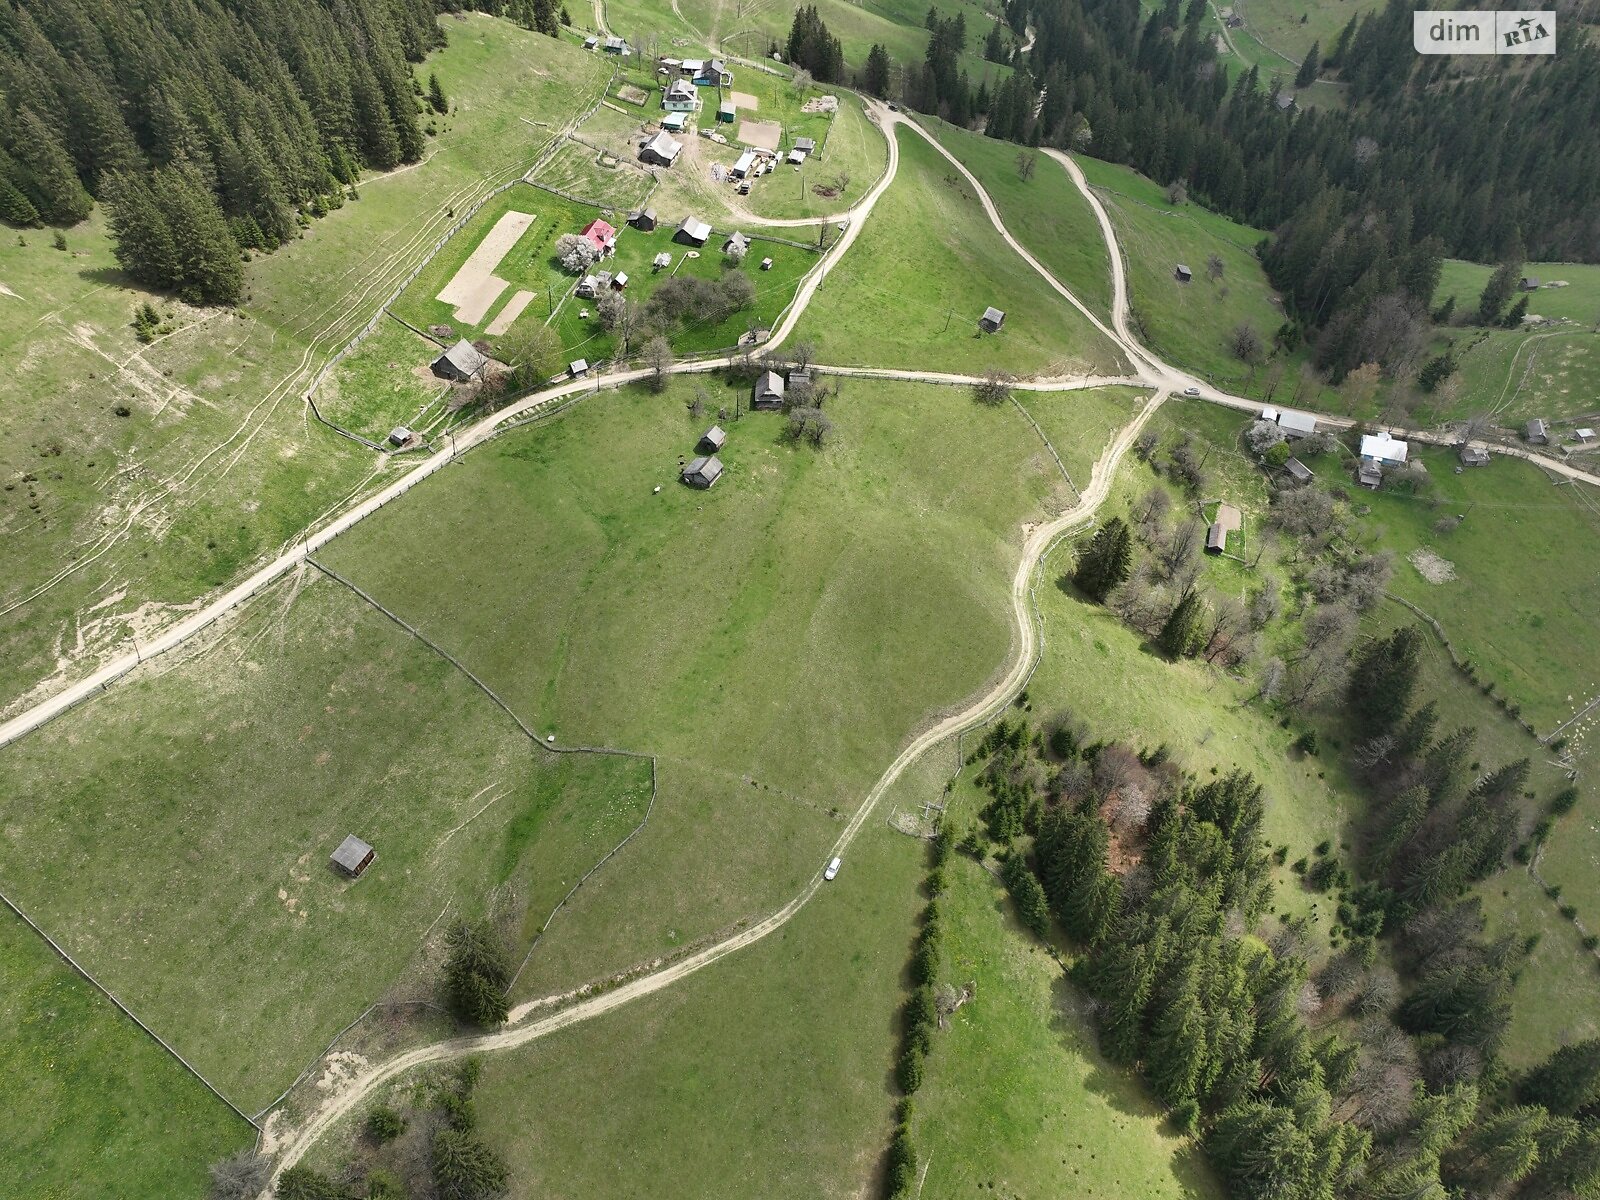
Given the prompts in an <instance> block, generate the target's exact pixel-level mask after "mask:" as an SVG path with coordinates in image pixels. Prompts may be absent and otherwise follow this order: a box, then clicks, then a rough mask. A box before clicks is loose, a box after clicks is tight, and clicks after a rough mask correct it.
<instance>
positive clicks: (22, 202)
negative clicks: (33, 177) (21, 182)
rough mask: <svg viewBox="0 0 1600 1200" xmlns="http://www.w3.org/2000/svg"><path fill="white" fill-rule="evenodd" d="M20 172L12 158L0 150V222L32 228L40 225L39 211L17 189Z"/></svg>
mask: <svg viewBox="0 0 1600 1200" xmlns="http://www.w3.org/2000/svg"><path fill="white" fill-rule="evenodd" d="M19 175H20V172H19V171H18V169H17V166H16V164H15V163H14V162H12V161H11V157H10V156H9V155H8V154H6V152H5V151H4V150H0V221H4V222H5V223H6V224H7V225H18V226H23V227H27V226H32V225H37V224H38V223H39V210H38V209H37V208H35V207H34V206H33V201H31V200H29V199H28V198H27V197H26V196H24V195H23V194H22V192H21V190H20V189H19V188H18V187H17V183H16V180H17V178H18V177H19Z"/></svg>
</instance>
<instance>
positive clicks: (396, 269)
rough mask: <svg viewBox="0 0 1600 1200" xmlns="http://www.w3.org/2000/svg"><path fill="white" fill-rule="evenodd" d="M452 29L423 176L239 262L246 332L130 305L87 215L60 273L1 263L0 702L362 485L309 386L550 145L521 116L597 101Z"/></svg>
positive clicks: (551, 55) (58, 674) (545, 42)
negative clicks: (436, 251)
mask: <svg viewBox="0 0 1600 1200" xmlns="http://www.w3.org/2000/svg"><path fill="white" fill-rule="evenodd" d="M445 27H446V29H447V31H448V32H449V34H450V38H451V40H450V45H449V46H448V47H447V48H445V49H444V50H442V51H439V52H438V53H437V54H435V55H433V56H431V57H430V58H429V59H428V61H427V62H426V63H424V64H422V66H421V67H420V68H419V70H420V71H421V72H422V73H423V76H424V78H425V77H426V74H427V73H428V72H436V73H437V74H438V76H439V79H440V81H441V83H442V85H443V86H444V88H445V90H446V92H447V93H448V94H449V96H450V97H451V100H452V106H453V113H452V115H451V117H449V118H448V119H446V120H444V121H443V127H442V130H441V132H440V133H439V135H438V137H437V138H435V139H433V140H431V141H430V143H429V146H428V150H427V154H426V157H425V159H424V161H423V162H421V163H418V164H416V165H414V166H410V167H405V168H402V169H400V170H397V171H394V172H392V173H390V174H388V175H386V176H381V177H373V178H368V179H364V180H362V181H361V183H360V186H359V192H360V199H359V200H356V201H351V202H347V203H346V204H345V205H344V207H343V208H341V209H340V210H338V211H337V212H335V213H333V214H331V215H330V216H328V217H326V218H324V219H321V220H318V221H315V222H313V223H312V224H311V226H310V227H309V228H308V229H307V230H306V233H305V236H304V237H303V238H301V239H300V240H298V241H295V242H293V243H291V244H290V245H288V246H286V247H284V248H283V249H282V250H280V251H279V252H278V253H276V254H273V255H270V256H267V257H265V258H260V259H257V260H256V261H255V262H253V263H251V264H250V266H249V267H247V268H246V299H245V301H244V303H243V305H242V306H241V308H240V310H239V311H238V312H232V311H226V310H206V311H199V310H192V309H188V308H185V307H184V306H181V305H177V304H175V303H171V302H167V301H164V300H163V299H162V298H160V297H150V296H148V295H147V294H146V293H145V292H143V291H141V290H139V289H136V288H134V287H132V286H131V285H129V283H128V281H127V280H126V279H125V278H124V277H123V276H122V275H121V274H120V273H119V272H118V271H117V270H116V269H115V265H114V262H113V259H112V256H111V252H110V247H109V243H108V240H107V237H106V234H105V229H104V224H103V216H102V215H100V214H98V213H97V214H96V216H95V217H93V218H92V219H91V220H90V221H89V222H87V223H85V224H84V225H82V226H80V227H78V228H76V229H73V230H69V231H67V235H66V239H67V246H68V250H67V253H65V254H63V253H61V252H59V251H56V250H53V249H51V248H50V244H49V239H48V238H47V237H44V236H42V235H31V236H30V235H24V237H23V240H24V241H25V242H26V243H27V244H26V245H25V246H18V247H16V248H15V249H8V250H7V253H6V260H5V262H4V263H3V264H0V284H4V285H5V288H6V290H8V291H11V292H14V293H15V295H14V296H7V295H4V294H0V306H4V307H3V308H0V311H4V312H6V313H8V314H10V319H9V320H7V321H6V322H5V324H4V331H3V332H0V347H3V348H4V349H5V351H6V352H7V356H8V358H9V359H10V361H12V362H13V363H15V364H17V365H18V367H19V369H18V370H15V371H13V372H11V373H9V374H8V375H7V378H6V381H5V382H4V383H3V384H0V482H3V485H4V489H5V490H3V491H0V531H3V532H4V534H5V536H6V544H7V565H8V568H9V569H8V571H7V572H6V578H5V580H4V582H3V583H0V664H3V665H0V705H5V704H8V703H10V702H12V701H15V700H16V699H17V698H18V697H20V696H22V695H23V694H24V693H25V692H26V691H27V690H28V689H29V688H30V687H32V686H33V685H34V684H36V683H37V682H38V681H39V680H42V679H44V678H45V677H47V676H51V677H52V684H59V683H60V682H62V681H64V680H66V679H68V678H70V677H71V676H73V675H75V674H77V673H80V672H81V671H82V670H83V669H84V666H85V664H86V662H87V661H88V659H90V658H92V657H94V656H98V655H101V654H107V653H110V652H112V651H114V650H122V649H125V648H126V646H127V644H128V638H129V636H130V634H137V633H141V632H143V631H144V630H145V629H147V628H148V627H149V626H150V625H151V624H153V623H155V622H158V621H161V620H163V619H165V618H166V617H168V616H169V615H170V613H171V611H172V606H178V605H183V604H186V603H188V602H190V601H191V600H193V598H194V597H195V596H197V595H199V594H200V593H202V592H204V591H206V590H208V589H211V588H214V587H217V586H218V585H220V584H222V583H223V582H225V581H228V580H231V579H233V578H235V577H236V576H237V575H238V573H239V572H240V571H241V569H242V568H243V567H244V566H245V565H246V564H248V563H250V562H252V561H255V560H256V559H258V558H259V557H260V556H262V555H263V554H265V553H267V552H269V551H271V550H273V549H275V548H276V547H277V546H278V545H280V544H281V543H282V542H284V541H286V540H288V539H289V538H290V537H292V536H293V535H294V534H295V532H297V531H298V530H300V529H301V528H303V527H304V526H305V525H306V524H307V523H308V522H310V521H312V520H314V519H315V518H316V517H317V516H318V515H319V514H321V513H323V512H324V511H326V510H327V509H329V508H330V507H332V506H333V505H335V504H337V503H338V502H340V501H341V500H342V499H343V498H344V497H345V496H346V495H348V494H349V492H350V491H351V489H352V488H355V487H356V486H358V485H359V484H360V483H361V481H362V479H363V478H364V477H365V476H366V475H367V473H368V471H369V470H370V467H371V457H370V455H368V454H367V453H366V452H365V451H362V450H359V449H358V448H357V447H356V446H354V445H353V444H351V443H349V442H345V441H343V440H342V439H339V438H337V437H334V436H332V435H330V434H329V433H328V432H327V431H326V430H322V429H320V428H318V427H316V426H315V425H309V424H308V423H307V422H306V420H305V414H304V405H303V403H302V400H301V393H302V392H303V391H304V389H305V387H306V386H307V385H308V384H309V382H310V379H311V376H312V374H313V372H314V370H315V368H316V367H317V366H318V365H319V364H320V362H321V360H322V358H323V356H325V355H327V354H329V353H330V352H331V351H332V350H333V349H335V348H336V347H338V346H339V345H341V344H342V343H343V342H344V341H345V340H346V339H347V338H348V337H349V336H350V335H351V334H352V333H354V332H355V331H356V330H357V329H358V328H360V327H361V326H362V325H363V324H364V323H365V322H366V321H367V320H368V319H369V318H370V317H371V316H372V315H373V314H374V313H375V312H376V311H377V309H378V306H379V304H380V303H381V301H382V300H383V299H384V297H385V296H386V294H387V293H388V292H389V291H390V290H391V289H392V288H393V287H395V286H396V285H397V284H398V283H399V282H400V281H401V279H403V278H404V276H405V274H406V273H407V272H408V271H409V270H410V269H411V267H412V266H413V265H414V264H415V263H416V262H417V261H418V260H419V259H420V258H421V256H422V255H423V254H424V253H426V252H427V251H428V250H429V249H430V248H431V247H432V246H433V244H434V242H435V241H436V239H437V238H438V237H439V236H440V235H441V234H442V233H444V232H445V230H446V229H448V227H449V225H450V224H451V223H452V221H453V219H454V217H453V215H452V214H459V213H461V212H463V211H465V209H466V207H467V205H468V204H470V203H471V201H472V200H473V199H474V198H475V197H477V196H480V195H482V194H483V193H484V192H486V191H487V190H488V188H489V186H490V184H491V182H498V181H501V180H504V179H508V178H513V177H515V176H516V175H517V174H519V173H520V172H522V171H523V170H526V169H527V167H528V166H529V165H530V164H531V163H532V161H533V159H534V158H535V156H536V155H537V154H538V153H539V151H540V149H541V148H542V147H543V146H545V145H546V144H547V143H548V142H549V141H550V139H551V136H552V130H551V128H550V127H548V126H546V127H540V126H537V125H534V124H531V123H529V122H528V121H525V120H524V119H523V114H524V113H526V112H530V111H536V110H537V111H542V112H543V113H544V114H545V117H546V120H547V121H548V120H553V121H560V120H563V119H565V114H567V113H576V112H577V111H579V110H580V109H582V108H583V107H584V106H586V105H587V104H589V103H590V102H592V99H593V98H594V97H595V96H597V95H598V92H599V90H600V87H601V85H602V83H603V81H604V74H603V71H604V67H603V65H602V64H600V63H598V62H597V60H595V59H594V58H593V57H591V56H586V55H584V54H583V53H582V52H581V51H580V50H577V49H576V48H574V47H570V46H567V45H565V44H563V43H560V42H556V41H553V40H552V39H550V38H543V37H539V36H537V35H535V34H532V33H527V32H525V31H522V30H519V29H517V28H515V27H514V26H512V25H510V24H509V23H507V22H501V21H496V20H492V19H489V18H477V17H474V18H472V19H469V20H454V19H451V20H447V21H446V22H445ZM147 299H149V300H153V301H154V302H155V303H156V305H157V307H158V308H160V309H161V310H162V311H163V312H164V313H165V314H167V316H168V325H169V326H170V329H171V332H170V333H168V334H166V335H165V336H163V337H162V338H160V339H159V340H157V341H156V342H154V343H153V344H151V345H149V346H144V347H141V346H140V345H139V344H138V343H137V342H136V341H135V339H134V336H133V331H132V329H131V328H130V322H131V320H132V317H133V312H134V308H135V306H136V305H137V304H139V303H141V302H143V301H145V300H147ZM123 412H125V413H126V415H125V416H124V415H121V414H122V413H123ZM95 606H99V607H95ZM91 610H92V611H91ZM82 614H88V615H82Z"/></svg>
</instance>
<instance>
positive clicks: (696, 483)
mask: <svg viewBox="0 0 1600 1200" xmlns="http://www.w3.org/2000/svg"><path fill="white" fill-rule="evenodd" d="M811 384H812V378H811V370H810V368H809V367H790V368H788V369H787V370H786V371H784V372H779V371H777V370H772V369H769V370H766V371H763V372H761V374H760V375H758V376H757V377H756V382H755V386H754V388H753V389H752V391H751V395H750V407H751V408H752V409H755V410H757V411H772V410H778V409H782V408H783V398H784V396H785V395H786V394H787V393H788V391H789V389H790V388H791V387H794V388H808V389H809V388H810V387H811ZM727 439H728V435H727V433H726V432H724V430H723V428H722V426H720V425H713V426H712V427H711V428H710V429H708V430H706V432H705V433H704V434H703V435H702V436H701V438H700V444H699V445H698V446H697V447H695V448H696V449H697V450H699V451H700V452H701V453H700V455H699V456H698V457H696V458H692V459H690V460H689V461H688V462H687V463H685V464H684V466H683V470H682V472H681V475H682V478H683V481H684V482H685V483H687V484H688V485H689V486H690V487H697V488H708V487H710V486H711V485H712V484H714V483H716V482H717V480H718V479H720V478H721V477H722V460H721V459H720V458H718V457H717V454H718V452H719V451H721V449H722V447H723V446H724V445H725V444H726V442H727Z"/></svg>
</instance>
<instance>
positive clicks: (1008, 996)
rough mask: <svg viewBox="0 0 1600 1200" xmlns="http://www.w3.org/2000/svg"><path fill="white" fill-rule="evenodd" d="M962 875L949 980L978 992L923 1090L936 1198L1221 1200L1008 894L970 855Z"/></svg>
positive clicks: (926, 1148)
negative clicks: (1107, 1046) (1097, 1030)
mask: <svg viewBox="0 0 1600 1200" xmlns="http://www.w3.org/2000/svg"><path fill="white" fill-rule="evenodd" d="M971 815H972V814H971V813H962V814H960V816H961V817H962V818H964V819H970V817H971ZM949 874H950V889H949V891H947V892H946V893H945V895H944V896H943V897H941V898H940V902H939V903H940V909H941V911H942V913H943V914H944V921H945V926H946V928H947V930H948V932H947V933H946V935H945V944H946V947H947V949H946V955H947V958H948V965H947V973H948V975H949V976H950V980H951V982H952V983H954V984H955V985H956V986H958V987H961V986H966V985H967V984H968V983H971V984H975V985H976V988H975V991H974V996H973V999H972V1000H970V1001H969V1002H968V1003H966V1004H964V1005H962V1006H961V1008H959V1009H957V1010H956V1012H955V1015H954V1016H953V1017H952V1018H951V1028H950V1029H949V1030H948V1031H946V1032H945V1033H943V1034H941V1035H940V1037H939V1039H938V1042H937V1043H936V1046H935V1049H934V1052H933V1053H932V1054H931V1055H930V1056H929V1058H928V1075H927V1079H926V1081H925V1082H924V1083H923V1085H922V1088H921V1090H920V1091H919V1092H918V1093H917V1116H916V1123H915V1131H916V1138H917V1142H918V1144H919V1146H921V1147H922V1149H923V1152H924V1154H925V1157H926V1158H927V1160H928V1172H927V1177H926V1179H925V1181H924V1183H923V1186H922V1194H923V1195H924V1196H926V1197H928V1198H929V1200H956V1198H958V1197H967V1196H970V1195H972V1194H973V1193H974V1191H975V1190H976V1191H981V1192H984V1193H990V1192H992V1193H993V1194H996V1195H1001V1196H1019V1197H1020V1196H1041V1195H1064V1196H1067V1195H1070V1196H1086V1197H1087V1196H1094V1197H1104V1198H1106V1200H1123V1198H1126V1200H1133V1198H1134V1197H1139V1198H1141V1200H1179V1198H1182V1200H1213V1198H1215V1200H1220V1198H1221V1196H1222V1195H1223V1192H1222V1189H1221V1187H1220V1186H1219V1185H1218V1184H1217V1183H1216V1182H1215V1181H1214V1179H1213V1178H1212V1176H1211V1173H1210V1171H1209V1169H1208V1167H1207V1166H1206V1163H1205V1160H1204V1158H1203V1157H1202V1156H1201V1154H1200V1152H1199V1151H1198V1149H1196V1148H1195V1147H1194V1146H1193V1145H1192V1144H1190V1143H1188V1142H1187V1141H1186V1140H1185V1139H1183V1138H1178V1137H1173V1136H1172V1135H1171V1134H1170V1133H1169V1132H1168V1130H1167V1129H1166V1127H1165V1123H1164V1118H1163V1115H1162V1113H1161V1112H1160V1109H1159V1106H1158V1105H1156V1104H1155V1103H1154V1102H1153V1101H1152V1100H1151V1099H1150V1098H1149V1097H1148V1095H1146V1094H1145V1092H1144V1089H1143V1087H1142V1086H1141V1084H1140V1083H1139V1081H1138V1080H1137V1079H1135V1078H1133V1077H1132V1076H1131V1075H1129V1074H1128V1072H1127V1071H1126V1070H1124V1069H1122V1068H1120V1067H1116V1066H1112V1065H1111V1064H1109V1063H1107V1062H1106V1061H1105V1060H1104V1059H1103V1058H1101V1056H1100V1053H1099V1051H1098V1049H1097V1048H1096V1039H1095V1034H1094V1030H1093V1028H1092V1026H1091V1025H1090V1024H1089V1022H1088V1021H1087V1020H1086V1019H1085V1016H1084V1014H1083V1012H1082V1011H1081V1008H1080V1006H1081V1004H1082V999H1081V997H1080V995H1079V994H1078V993H1077V992H1076V990H1075V989H1074V988H1073V986H1072V984H1070V983H1069V982H1068V981H1067V980H1066V979H1065V978H1064V977H1063V975H1062V971H1061V968H1060V966H1059V965H1058V964H1057V963H1056V962H1055V960H1054V959H1052V958H1051V957H1050V956H1049V955H1048V954H1047V953H1046V952H1045V950H1044V948H1043V947H1042V946H1041V945H1040V944H1039V942H1038V941H1037V939H1035V938H1033V937H1032V936H1031V935H1030V934H1028V933H1027V932H1026V931H1025V930H1023V929H1022V928H1021V927H1020V926H1019V925H1018V924H1017V922H1016V919H1015V917H1014V915H1013V912H1012V908H1011V901H1010V899H1009V897H1008V896H1007V894H1006V890H1005V887H1004V886H1003V885H1002V884H1001V883H1000V882H999V881H998V880H997V879H995V878H994V877H993V876H992V875H991V874H989V873H988V872H987V871H985V870H984V869H983V868H982V867H980V866H979V865H978V864H977V863H975V862H973V861H972V860H971V859H970V858H968V857H967V856H965V855H958V856H956V859H955V861H954V862H953V863H952V864H951V867H950V869H949Z"/></svg>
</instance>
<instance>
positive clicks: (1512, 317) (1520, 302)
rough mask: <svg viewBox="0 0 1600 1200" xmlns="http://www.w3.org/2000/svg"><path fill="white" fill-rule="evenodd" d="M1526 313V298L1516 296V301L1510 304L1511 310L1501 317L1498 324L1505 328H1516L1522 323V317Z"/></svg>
mask: <svg viewBox="0 0 1600 1200" xmlns="http://www.w3.org/2000/svg"><path fill="white" fill-rule="evenodd" d="M1527 315H1528V298H1527V297H1526V296H1518V297H1517V302H1516V303H1515V304H1513V305H1512V306H1511V311H1510V312H1508V313H1506V315H1505V316H1504V317H1502V318H1501V320H1500V324H1501V325H1503V326H1505V328H1507V329H1518V328H1520V327H1521V325H1522V318H1523V317H1525V316H1527Z"/></svg>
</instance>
